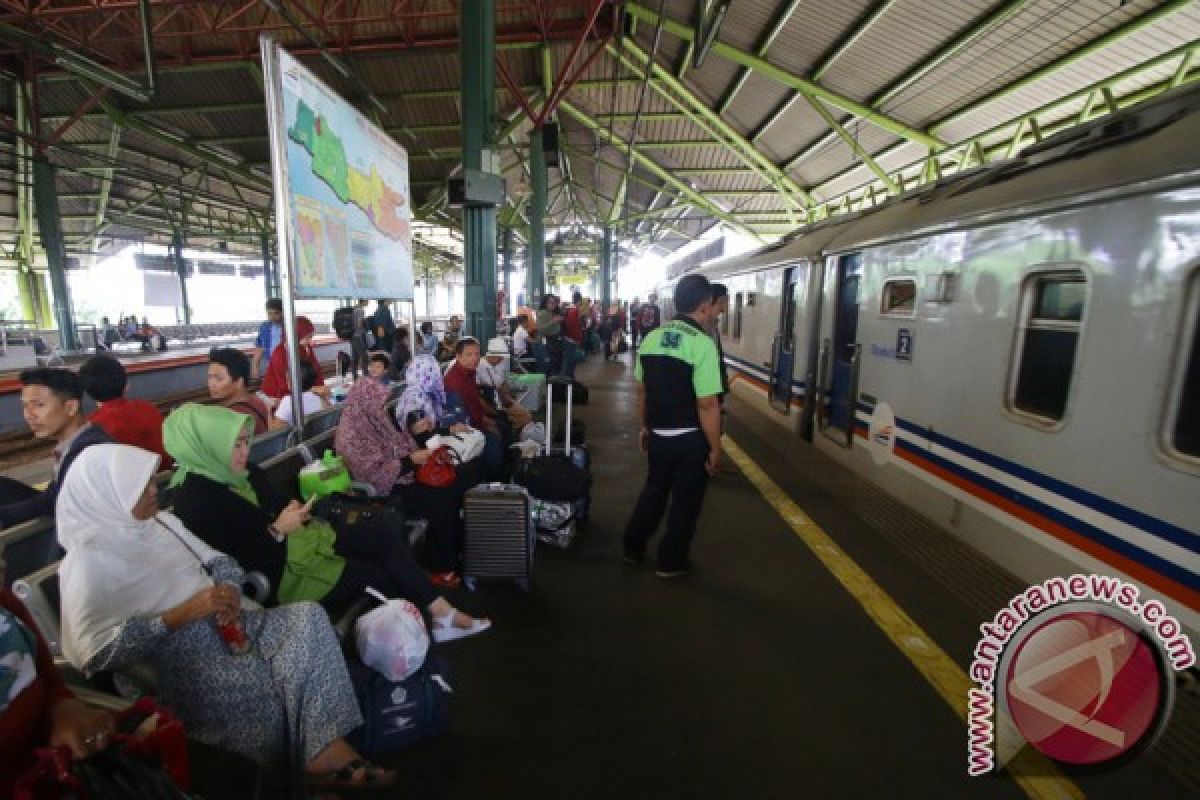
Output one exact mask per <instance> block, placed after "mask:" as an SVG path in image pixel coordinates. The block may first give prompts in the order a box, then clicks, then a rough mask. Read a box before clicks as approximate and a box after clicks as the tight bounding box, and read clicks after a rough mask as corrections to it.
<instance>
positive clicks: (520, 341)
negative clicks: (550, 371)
mask: <svg viewBox="0 0 1200 800" xmlns="http://www.w3.org/2000/svg"><path fill="white" fill-rule="evenodd" d="M529 324H530V323H529V315H528V314H522V315H521V316H519V317H517V329H516V330H515V331H513V355H515V356H516V357H517V358H524V357H525V356H526V355H527V354H529Z"/></svg>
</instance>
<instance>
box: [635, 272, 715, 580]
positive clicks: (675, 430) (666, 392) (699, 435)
mask: <svg viewBox="0 0 1200 800" xmlns="http://www.w3.org/2000/svg"><path fill="white" fill-rule="evenodd" d="M712 307H713V306H712V286H711V285H710V284H709V282H708V279H707V278H705V277H703V276H702V275H688V276H686V277H685V278H683V279H682V280H681V281H680V282H679V283H678V284H677V285H676V287H675V310H676V311H677V312H678V314H677V316H676V317H675V319H673V320H672V321H671V322H669V323H667V324H666V325H663V326H661V327H657V328H655V329H654V330H653V331H651V332H650V333H648V334H647V335H646V336H645V338H644V339H643V340H642V346H641V350H640V351H639V353H638V356H637V361H636V367H635V371H634V376H635V377H636V378H637V380H638V389H639V391H638V400H639V407H640V410H641V421H642V430H641V445H642V449H643V450H644V451H645V452H646V453H647V454H648V456H649V469H648V472H647V474H646V483H645V486H644V487H643V488H642V493H641V495H640V496H639V497H638V501H637V505H636V506H635V507H634V510H633V515H632V516H631V517H630V518H629V523H628V524H627V525H626V527H625V538H624V545H625V562H626V563H628V564H637V563H639V562H641V560H642V558H643V557H644V555H645V550H646V545H647V543H648V542H649V540H650V538H651V537H652V536H653V535H654V533H655V532H656V531H657V529H658V525H659V522H660V521H661V520H662V517H663V513H664V512H666V511H667V502H668V499H669V500H670V504H671V508H670V511H669V512H667V531H666V534H665V535H664V536H663V539H662V541H661V542H660V543H659V547H658V570H657V571H656V573H655V574H656V575H658V576H659V577H660V578H677V577H680V576H683V575H686V574H687V573H688V572H689V571H690V570H691V561H690V560H689V558H688V553H689V549H690V547H691V543H692V538H693V536H694V535H695V532H696V520H697V519H698V518H699V516H700V507H701V506H702V505H703V503H704V492H705V489H706V488H707V486H708V478H709V476H710V475H713V474H714V473H716V471H717V468H718V465H719V463H720V458H721V409H720V403H719V401H718V395H720V394H721V389H722V387H721V372H720V369H719V366H718V363H717V347H716V344H714V343H713V340H712V339H711V338H710V337H709V336H708V335H706V333H705V329H706V326H707V324H708V322H709V319H710V318H711V317H712Z"/></svg>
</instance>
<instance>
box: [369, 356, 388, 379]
mask: <svg viewBox="0 0 1200 800" xmlns="http://www.w3.org/2000/svg"><path fill="white" fill-rule="evenodd" d="M391 366H392V360H391V359H390V358H388V357H387V354H386V353H372V354H371V360H370V361H369V362H368V363H367V375H368V376H369V377H372V378H374V379H375V380H377V381H382V382H383V383H385V384H386V383H387V382H388V379H387V373H388V369H389V368H390V367H391Z"/></svg>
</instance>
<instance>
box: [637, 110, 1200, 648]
mask: <svg viewBox="0 0 1200 800" xmlns="http://www.w3.org/2000/svg"><path fill="white" fill-rule="evenodd" d="M1196 141H1200V93H1197V92H1195V91H1192V92H1186V91H1185V92H1182V93H1177V94H1174V95H1172V96H1170V97H1167V98H1164V99H1163V100H1161V101H1159V102H1156V103H1154V104H1152V105H1150V106H1147V107H1142V108H1138V109H1134V110H1131V111H1129V112H1127V113H1125V114H1122V115H1119V116H1117V117H1114V118H1110V119H1108V120H1106V121H1104V122H1103V123H1099V124H1095V125H1092V126H1090V127H1085V128H1083V129H1079V130H1074V131H1071V132H1068V133H1066V134H1064V135H1062V136H1060V137H1056V138H1053V139H1049V140H1047V141H1045V142H1043V143H1041V144H1039V145H1035V146H1033V147H1031V148H1028V149H1027V150H1026V151H1024V152H1023V153H1022V154H1021V155H1020V156H1018V157H1017V158H1016V159H1012V160H1009V161H1006V162H1002V163H999V164H996V165H991V166H988V167H985V168H980V169H978V170H975V171H973V172H971V173H968V174H964V175H959V176H956V177H954V178H952V179H948V180H946V181H943V182H941V183H939V184H936V185H933V186H931V187H928V188H925V189H922V190H920V191H917V192H912V193H909V194H906V195H904V196H901V197H899V198H895V199H893V200H892V201H890V202H889V203H887V204H886V205H884V206H883V207H881V208H879V209H878V210H875V211H872V212H869V213H865V214H860V215H857V216H854V217H844V218H839V219H837V220H831V221H827V222H824V223H822V224H819V225H817V226H814V227H812V228H809V229H803V230H801V231H798V232H797V233H796V234H793V235H792V236H790V237H788V238H787V239H786V240H784V241H783V242H781V243H777V244H775V245H772V246H769V247H767V248H764V249H763V250H760V251H758V252H757V253H754V254H750V255H744V256H739V257H737V258H730V259H724V260H721V261H717V262H714V263H711V264H708V265H704V266H702V267H700V268H699V269H698V270H697V271H698V272H700V273H701V274H704V275H706V276H707V277H709V278H710V279H711V280H714V281H721V282H723V283H725V284H726V285H727V286H728V287H729V293H730V308H729V312H728V313H727V314H726V315H725V317H724V318H723V319H722V320H721V321H720V323H719V324H720V328H721V331H722V335H723V342H724V348H725V357H726V362H727V365H728V367H729V368H730V371H731V374H732V375H736V379H735V381H734V391H736V392H737V393H739V395H742V396H745V397H747V398H748V399H749V400H750V404H751V405H752V406H753V407H754V408H756V409H758V410H760V411H761V412H762V413H764V414H767V415H769V416H770V417H771V418H772V419H774V420H776V421H777V422H778V423H779V424H780V425H782V426H785V427H786V428H788V429H790V430H792V431H794V432H795V434H796V437H797V446H810V445H811V446H815V447H818V448H820V449H821V450H822V451H824V452H827V453H829V454H830V455H832V456H833V457H834V458H835V459H837V460H838V461H839V462H841V463H842V464H844V465H846V466H847V467H849V468H850V469H852V470H854V471H855V472H856V473H857V474H858V475H861V476H862V477H863V479H865V480H868V481H871V482H873V483H875V484H877V485H879V486H880V487H882V488H883V489H885V490H886V491H888V492H889V493H891V494H893V495H895V496H896V497H898V498H900V499H901V500H902V501H904V502H905V503H907V504H909V505H910V506H912V507H914V508H915V509H916V510H918V511H919V512H921V513H922V514H924V515H925V516H927V517H929V518H931V519H933V520H934V521H936V522H937V523H939V525H941V526H942V527H943V528H944V529H945V530H947V531H948V532H949V533H950V534H952V535H955V536H958V537H960V538H962V539H963V540H965V541H966V542H967V543H969V544H970V545H971V546H973V547H975V548H977V549H978V550H980V551H982V552H984V553H985V554H987V555H988V556H990V557H991V558H993V559H994V560H996V561H997V562H998V563H1000V564H1001V565H1003V566H1005V567H1006V568H1008V569H1009V570H1011V571H1012V572H1014V573H1015V574H1016V575H1018V576H1019V577H1021V578H1022V579H1025V580H1028V581H1031V582H1032V581H1038V580H1042V579H1044V578H1046V577H1049V576H1051V575H1056V574H1071V573H1073V572H1081V571H1083V572H1098V573H1102V574H1120V575H1123V576H1125V577H1127V578H1130V579H1132V580H1134V581H1135V582H1137V583H1138V584H1140V585H1141V586H1142V587H1143V589H1144V591H1146V592H1147V593H1149V594H1152V595H1155V596H1160V597H1167V598H1170V599H1171V600H1172V601H1173V602H1172V606H1173V609H1172V610H1173V611H1174V612H1175V613H1177V615H1178V617H1179V618H1180V620H1181V621H1182V622H1183V623H1184V625H1185V627H1187V628H1188V629H1189V630H1190V631H1191V632H1192V633H1196V632H1198V631H1200V323H1198V317H1200V152H1198V151H1197V149H1196V147H1195V142H1196ZM671 288H672V286H671V284H666V285H664V286H663V287H661V288H660V296H662V297H669V295H670V291H671Z"/></svg>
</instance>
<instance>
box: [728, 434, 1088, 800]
mask: <svg viewBox="0 0 1200 800" xmlns="http://www.w3.org/2000/svg"><path fill="white" fill-rule="evenodd" d="M721 444H722V445H723V447H724V449H725V453H726V454H727V455H728V456H729V458H730V459H732V460H733V463H735V464H737V466H738V469H740V470H741V471H742V473H743V474H744V475H745V476H746V478H747V479H748V480H749V481H750V482H751V483H752V484H754V487H755V488H756V489H758V491H759V493H760V494H762V496H763V498H764V499H765V500H766V501H767V502H768V503H770V504H771V507H772V508H774V509H775V511H776V512H777V513H778V514H779V516H781V517H783V520H784V522H786V523H787V524H788V526H789V527H790V528H791V529H792V531H793V532H794V533H795V534H796V536H797V537H799V539H800V541H802V542H804V544H805V545H807V546H808V549H809V550H811V551H812V552H813V554H814V555H815V556H816V557H817V558H818V559H820V560H821V563H822V564H824V565H825V568H826V569H827V570H829V572H830V573H831V574H832V575H833V577H835V578H836V579H837V580H838V583H840V584H842V587H843V588H845V590H846V591H847V592H849V593H850V596H851V597H853V598H854V599H855V600H857V601H858V604H859V605H861V606H862V607H863V610H864V611H866V612H867V616H869V617H870V618H871V619H872V620H874V621H875V624H876V625H878V626H879V629H880V630H882V631H883V632H884V634H886V635H887V637H888V638H889V639H891V640H892V644H894V645H896V647H897V648H899V650H900V652H901V653H903V654H904V655H905V657H906V658H908V660H909V661H911V662H912V664H913V666H915V667H916V668H917V670H918V671H919V672H920V673H921V674H922V675H924V676H925V680H927V681H929V683H930V684H931V685H932V686H933V688H934V689H935V690H937V693H938V694H939V695H941V696H942V699H943V700H945V701H946V702H947V703H948V704H949V705H950V707H951V708H952V709H954V711H955V713H957V714H958V716H959V717H961V718H962V719H963V720H964V722H965V721H966V719H967V690H968V689H970V688H971V685H972V684H971V681H970V680H969V679H968V678H967V674H966V673H965V672H963V670H962V669H961V668H960V667H959V666H958V664H956V663H954V660H953V659H951V658H950V656H948V655H946V652H945V651H944V650H942V649H941V648H940V647H938V646H937V644H936V643H935V642H934V641H933V639H931V638H930V637H929V635H928V634H927V633H925V631H923V630H922V629H921V626H919V625H917V623H916V622H914V621H913V619H912V618H911V617H910V616H908V614H906V613H904V610H903V609H901V608H900V606H899V605H897V604H896V601H895V600H893V599H892V598H891V597H889V596H888V594H887V592H885V591H884V590H883V589H882V588H881V587H880V586H879V584H877V583H876V582H875V581H874V580H873V579H872V578H871V576H870V575H868V574H867V573H866V572H865V571H864V570H863V569H862V567H860V566H858V564H856V563H855V562H854V560H853V559H852V558H850V556H848V555H846V552H845V551H844V550H842V548H840V547H838V546H837V544H836V543H835V542H834V541H833V539H831V538H830V537H829V534H827V533H825V531H823V530H822V529H821V527H820V526H819V525H817V524H816V523H815V522H813V521H812V520H811V519H809V517H808V515H807V514H805V513H804V511H802V510H801V508H800V507H799V506H798V505H796V503H795V502H794V501H793V500H792V498H790V497H789V496H788V495H787V493H786V492H785V491H784V490H783V489H782V488H780V486H779V484H777V483H775V481H773V480H771V478H770V476H768V475H767V473H765V472H764V471H763V470H762V469H761V468H760V467H759V466H758V464H756V463H755V462H754V460H753V459H752V458H750V456H748V455H747V454H746V451H744V450H742V448H741V447H739V446H738V444H737V442H735V441H733V439H731V438H729V436H722V437H721ZM966 750H967V737H966V729H965V728H964V730H963V755H964V758H963V773H964V774H965V773H966V764H967V761H966V757H965V756H966ZM1005 769H1007V770H1008V772H1009V773H1010V774H1011V775H1012V776H1013V778H1014V779H1015V780H1016V782H1017V783H1018V784H1019V785H1020V786H1021V788H1022V789H1024V790H1025V793H1026V794H1027V795H1029V796H1030V797H1031V798H1034V800H1066V799H1067V798H1083V797H1084V794H1083V792H1082V791H1081V790H1080V789H1079V787H1078V786H1076V785H1075V783H1074V781H1072V780H1070V779H1069V778H1067V777H1066V776H1065V775H1063V774H1062V773H1061V772H1059V771H1058V769H1057V768H1056V767H1055V766H1054V765H1053V764H1052V763H1051V762H1050V761H1049V760H1048V759H1047V758H1045V757H1044V756H1042V755H1041V754H1040V753H1038V752H1037V751H1035V750H1033V749H1032V748H1030V747H1025V748H1023V750H1022V751H1021V754H1020V755H1018V756H1017V757H1016V758H1014V759H1013V760H1012V761H1011V762H1009V763H1008V764H1007V765H1006V766H1005Z"/></svg>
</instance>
